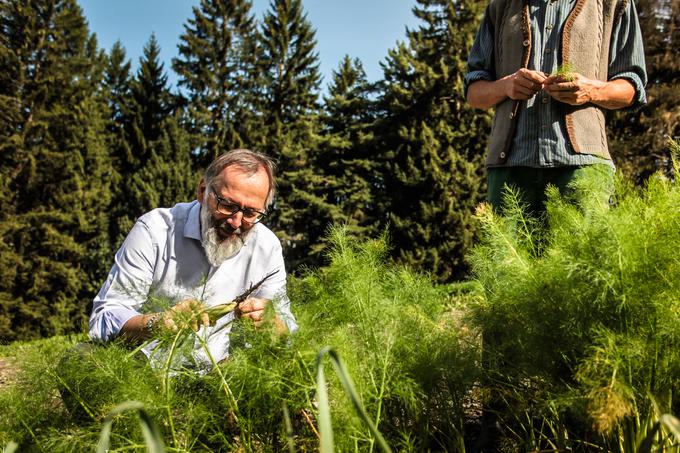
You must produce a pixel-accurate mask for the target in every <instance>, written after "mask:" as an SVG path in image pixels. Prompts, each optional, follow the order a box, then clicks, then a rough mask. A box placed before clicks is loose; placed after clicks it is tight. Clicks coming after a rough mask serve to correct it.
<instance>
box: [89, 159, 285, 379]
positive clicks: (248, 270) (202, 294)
mask: <svg viewBox="0 0 680 453" xmlns="http://www.w3.org/2000/svg"><path fill="white" fill-rule="evenodd" d="M274 170H275V166H274V163H273V161H272V160H271V159H270V158H269V157H267V156H265V155H263V154H259V153H255V152H253V151H249V150H244V149H239V150H233V151H229V152H227V153H225V154H223V155H221V156H219V157H218V158H217V159H215V161H213V162H212V163H211V164H210V166H209V167H208V168H207V170H206V172H205V175H204V177H203V178H202V179H201V181H200V183H199V184H198V190H197V200H195V201H193V202H191V203H179V204H176V205H175V206H174V207H172V208H158V209H154V210H153V211H151V212H148V213H147V214H145V215H143V216H142V217H140V218H139V219H138V220H137V222H136V224H135V226H134V227H133V228H132V230H131V231H130V233H129V234H128V236H127V238H126V239H125V241H124V242H123V245H122V246H121V248H120V249H119V250H118V252H117V253H116V256H115V262H114V265H113V267H112V268H111V271H110V272H109V275H108V278H107V279H106V282H105V283H104V286H103V287H102V288H101V290H100V291H99V294H98V295H97V297H95V299H94V305H93V308H92V314H91V315H90V332H89V334H90V338H91V339H93V340H94V341H99V342H106V341H109V340H111V339H114V338H116V337H123V338H125V339H127V340H131V341H135V342H142V341H144V340H149V339H152V337H153V335H154V333H155V332H161V331H168V330H169V331H177V330H178V329H183V328H187V327H191V328H193V330H195V331H197V332H196V338H195V341H194V349H193V352H192V354H191V355H192V362H193V363H192V365H195V366H198V367H200V368H209V367H210V364H211V363H212V362H213V361H216V362H219V361H221V360H223V359H225V358H226V357H227V356H228V354H229V332H230V330H231V326H232V324H233V321H234V320H235V319H250V320H252V322H254V324H255V326H260V325H261V324H262V323H264V322H265V316H264V315H265V309H266V308H267V305H268V304H270V303H272V302H273V308H274V311H275V316H274V317H273V322H274V323H275V324H276V328H277V330H279V331H291V332H292V331H294V330H296V329H297V326H296V324H295V319H294V317H293V315H292V313H291V312H290V301H289V299H288V297H287V295H286V271H285V267H284V262H283V255H282V252H281V244H280V242H279V240H278V239H277V238H276V236H275V235H274V233H272V232H271V231H270V230H269V229H268V228H267V227H266V226H264V225H263V224H262V223H261V222H260V221H261V220H262V219H263V218H265V217H266V212H267V209H268V208H269V207H270V206H271V204H272V201H273V198H274V193H275V188H276V183H275V179H274ZM267 276H268V277H267ZM265 277H267V278H266V279H265V280H264V281H263V282H262V284H261V285H260V286H259V287H257V289H256V290H255V291H253V293H252V294H251V295H250V296H249V297H248V298H246V299H245V300H244V301H243V302H241V303H239V304H238V307H237V309H236V310H234V311H232V312H230V313H228V314H226V315H225V316H222V317H221V318H219V319H217V321H216V323H215V324H214V325H210V324H211V322H210V319H209V316H208V313H207V312H206V309H209V308H210V307H212V306H215V305H219V304H224V303H228V302H230V301H232V300H234V299H235V298H236V297H238V296H239V295H240V294H242V293H243V292H244V291H245V290H248V289H250V288H252V286H253V285H256V284H257V282H259V281H260V280H262V279H263V278H265ZM159 307H164V308H163V309H159ZM267 319H269V318H267ZM162 349H163V348H162V347H159V345H158V342H156V341H151V342H149V344H147V345H146V346H145V347H144V348H143V352H144V353H145V354H146V355H147V356H148V357H149V358H150V359H152V363H154V362H156V363H162V362H163V360H164V358H163V354H162V353H159V350H162ZM208 352H209V353H210V355H208ZM154 358H155V359H156V360H154ZM184 365H187V364H184Z"/></svg>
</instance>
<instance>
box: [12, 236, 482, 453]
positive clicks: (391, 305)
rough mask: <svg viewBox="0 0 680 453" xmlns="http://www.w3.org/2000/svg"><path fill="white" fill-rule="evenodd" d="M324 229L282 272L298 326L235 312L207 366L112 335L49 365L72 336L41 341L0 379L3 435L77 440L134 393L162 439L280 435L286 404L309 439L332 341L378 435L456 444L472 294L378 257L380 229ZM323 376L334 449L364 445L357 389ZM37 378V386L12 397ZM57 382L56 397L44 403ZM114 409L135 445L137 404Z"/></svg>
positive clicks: (56, 445)
mask: <svg viewBox="0 0 680 453" xmlns="http://www.w3.org/2000/svg"><path fill="white" fill-rule="evenodd" d="M332 234H333V237H332V241H331V242H332V243H333V248H332V251H331V256H330V257H329V260H330V263H331V264H330V266H329V267H327V268H323V269H320V270H319V271H316V272H313V273H309V274H308V275H307V276H305V277H304V278H302V279H299V280H294V281H293V282H292V288H291V298H292V300H293V304H294V307H295V308H296V310H295V312H296V315H297V318H298V323H299V326H300V330H299V331H298V332H297V333H296V334H295V335H293V336H291V337H290V338H287V337H280V336H279V335H277V334H276V333H275V332H274V330H273V329H272V330H269V329H267V328H265V329H257V330H256V329H255V328H254V327H253V326H252V325H251V324H249V323H247V322H239V323H237V324H236V325H234V326H233V332H232V334H231V341H232V347H233V350H232V354H231V357H230V358H229V360H227V361H225V362H224V363H222V364H220V365H219V366H218V367H217V368H215V369H214V370H213V371H212V372H211V373H209V374H207V375H206V376H199V375H197V374H196V373H195V372H194V371H189V370H187V371H181V370H180V371H175V372H174V373H171V374H167V373H166V370H164V369H161V370H158V371H154V370H152V369H151V368H150V367H148V366H147V365H145V364H144V362H140V361H138V360H137V358H136V356H135V354H134V353H132V352H130V351H129V350H127V349H125V348H122V347H121V346H120V345H115V344H114V345H110V346H106V347H102V346H94V345H90V346H86V347H85V348H84V349H83V346H82V345H81V346H79V347H78V348H75V349H71V350H70V352H69V353H67V354H66V355H65V359H64V360H62V362H61V364H60V365H58V366H57V365H56V364H55V363H54V360H48V357H57V356H59V355H60V354H61V353H62V351H65V350H67V349H69V347H70V345H71V344H72V342H71V341H69V342H64V341H63V340H62V341H61V342H59V341H58V340H52V341H50V342H46V343H45V345H44V346H43V350H41V351H35V352H34V353H32V354H23V355H24V360H23V368H24V369H25V370H26V371H25V372H26V373H29V374H27V377H26V378H25V379H22V380H21V382H23V383H24V384H22V385H18V386H17V387H14V388H11V389H9V390H7V389H5V390H4V391H0V403H2V404H3V405H4V404H7V405H9V406H11V407H13V408H14V414H13V416H11V417H9V416H7V417H2V418H0V442H5V443H6V442H8V441H9V440H15V441H17V442H18V443H19V445H20V447H21V448H23V449H26V448H37V447H38V446H40V447H42V448H47V447H48V446H49V449H50V450H51V451H74V450H77V449H78V448H85V446H86V445H94V444H96V442H97V438H98V435H99V432H100V430H101V423H102V421H103V420H104V419H105V417H106V416H107V414H109V412H110V411H111V410H112V409H113V408H114V407H115V406H116V404H118V403H120V402H122V401H129V400H134V401H139V402H140V403H142V404H143V405H144V407H145V408H146V410H147V412H148V413H149V414H150V416H151V417H152V418H153V420H155V422H156V424H157V425H158V426H159V428H160V430H161V431H162V434H163V440H164V442H165V444H166V446H167V447H168V448H169V449H176V450H178V451H190V450H191V451H193V450H213V451H214V450H231V449H236V448H242V449H245V450H247V451H252V450H262V449H265V450H269V449H284V448H286V446H287V442H288V440H287V439H288V436H287V435H286V426H285V420H284V413H283V411H282V405H284V404H285V406H286V407H287V408H288V411H289V415H290V425H291V427H292V430H293V435H294V439H295V443H296V446H297V447H298V448H299V449H300V450H302V451H304V450H307V449H316V448H318V445H319V443H318V442H319V440H318V438H317V435H316V434H315V433H317V432H318V427H317V422H316V420H317V416H318V415H317V402H318V401H320V399H319V396H317V395H316V390H315V389H316V374H315V363H316V360H317V354H318V352H319V350H321V349H322V348H323V347H324V346H325V345H331V346H332V347H333V349H334V350H335V351H337V354H338V355H340V354H341V355H342V357H343V359H344V360H343V361H344V362H345V366H346V370H347V372H348V373H349V375H350V376H351V378H352V380H353V381H354V384H355V389H356V393H357V395H358V398H360V404H362V405H363V407H364V408H365V411H366V414H367V415H368V417H370V419H371V421H372V423H373V424H374V425H375V426H376V427H377V429H378V430H379V431H380V432H381V433H382V435H383V436H384V438H385V440H386V441H387V443H388V445H390V446H391V447H392V448H394V449H395V450H405V449H406V450H412V451H422V450H423V449H427V448H432V449H439V450H442V449H444V450H448V451H460V450H461V448H462V447H461V445H462V435H463V420H464V416H463V402H464V400H465V398H466V397H467V394H468V390H469V388H470V387H471V386H472V385H473V382H474V381H475V380H476V379H477V378H478V369H477V365H476V360H477V357H478V351H477V348H476V346H475V344H476V341H475V339H474V335H472V334H470V333H469V332H468V331H465V330H464V329H463V330H459V327H460V320H459V316H458V314H457V313H459V311H460V310H461V309H462V307H461V305H460V304H462V303H463V301H464V299H465V298H466V297H468V296H462V297H460V298H457V299H452V298H451V297H450V296H449V295H448V293H447V292H446V290H445V289H443V288H438V287H434V286H433V285H432V284H431V283H430V281H429V280H428V279H427V278H425V277H422V276H418V275H415V274H413V273H412V272H409V271H407V270H406V269H401V268H391V267H388V266H387V265H386V264H385V261H384V259H385V256H386V246H385V241H384V239H383V240H379V241H368V242H365V243H363V244H360V245H359V244H357V243H356V242H355V241H351V240H349V239H348V237H347V235H346V234H345V233H344V232H343V231H341V230H335V231H334V232H333V233H332ZM469 297H472V296H469ZM268 316H273V313H269V314H268ZM466 332H467V333H466ZM192 337H193V334H191V336H190V337H189V338H192ZM192 343H193V341H192ZM245 345H248V347H243V346H245ZM46 348H51V350H50V351H49V353H47V354H46V352H47V351H46ZM168 363H170V362H168ZM327 378H328V380H327V383H328V385H327V389H328V397H329V407H330V410H331V414H332V420H333V431H334V439H335V446H336V448H337V450H338V451H348V450H350V449H359V450H366V449H369V448H371V446H374V444H375V442H376V440H377V439H376V438H375V437H374V434H373V433H372V432H371V430H370V429H369V427H368V426H366V424H365V423H364V422H363V421H362V419H361V418H359V417H358V416H357V413H356V407H355V405H356V404H357V401H356V400H355V401H354V402H353V401H352V400H351V399H349V398H348V397H347V395H346V394H345V391H344V389H343V387H342V386H341V385H340V381H339V380H338V378H337V376H335V375H331V376H327ZM36 383H39V385H40V391H37V392H31V395H30V397H28V398H23V399H22V396H21V395H23V394H25V393H28V389H30V388H31V386H32V385H34V384H36ZM166 384H167V385H166ZM57 389H61V391H62V395H63V401H64V403H63V404H61V403H58V404H48V402H49V401H55V400H54V397H55V396H56V395H57V394H58V392H57ZM56 401H57V402H58V401H60V399H59V398H57V399H56ZM117 417H119V418H116V421H115V423H114V425H113V431H112V435H111V442H112V448H129V447H134V446H139V445H142V444H143V442H144V435H143V433H142V431H141V430H140V427H139V423H138V420H137V419H136V417H135V416H134V414H127V413H126V414H122V415H120V416H117ZM17 433H19V434H17ZM375 447H377V445H375V446H374V447H373V448H375Z"/></svg>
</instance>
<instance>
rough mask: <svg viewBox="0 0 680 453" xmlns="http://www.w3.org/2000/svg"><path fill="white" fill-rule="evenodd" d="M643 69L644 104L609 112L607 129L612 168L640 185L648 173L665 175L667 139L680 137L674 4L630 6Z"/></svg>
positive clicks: (679, 47)
mask: <svg viewBox="0 0 680 453" xmlns="http://www.w3.org/2000/svg"><path fill="white" fill-rule="evenodd" d="M635 6H636V7H637V11H638V16H639V19H640V27H641V29H642V38H643V41H644V48H645V60H646V63H647V75H648V78H649V82H648V84H647V99H648V103H647V104H646V105H645V106H643V107H642V108H641V109H633V110H622V111H616V112H614V114H613V116H614V121H611V122H610V123H609V131H610V138H611V142H610V149H611V151H612V157H613V159H614V163H615V164H616V166H617V167H618V168H619V169H621V171H623V172H624V173H625V174H627V175H629V176H630V177H631V178H633V179H634V180H636V181H637V182H638V183H642V182H643V181H644V180H646V179H647V178H648V177H649V176H650V175H651V174H652V173H654V172H655V171H657V170H662V171H664V172H665V173H666V174H670V173H671V170H672V162H671V158H670V154H669V151H668V140H669V138H676V139H677V138H678V137H680V111H678V107H677V106H678V105H680V2H678V1H673V0H639V1H637V2H635Z"/></svg>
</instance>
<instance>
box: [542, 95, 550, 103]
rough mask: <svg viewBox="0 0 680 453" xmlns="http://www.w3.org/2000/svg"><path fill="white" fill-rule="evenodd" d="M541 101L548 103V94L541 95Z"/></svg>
mask: <svg viewBox="0 0 680 453" xmlns="http://www.w3.org/2000/svg"><path fill="white" fill-rule="evenodd" d="M541 102H542V103H544V104H547V103H548V96H543V98H542V99H541Z"/></svg>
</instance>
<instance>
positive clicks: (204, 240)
mask: <svg viewBox="0 0 680 453" xmlns="http://www.w3.org/2000/svg"><path fill="white" fill-rule="evenodd" d="M217 228H219V226H217V225H214V224H213V220H212V217H211V216H210V212H209V211H208V208H207V207H206V204H205V203H203V205H201V244H202V245H203V250H205V256H206V257H207V258H208V262H209V263H210V265H211V266H213V267H219V266H220V265H222V263H224V262H225V261H226V260H228V259H229V258H231V257H233V256H236V254H237V253H238V252H239V251H240V250H241V248H243V245H244V243H245V238H246V236H247V235H248V233H249V231H246V232H243V230H241V229H240V228H239V229H238V230H236V232H235V233H236V234H235V235H234V236H232V237H230V238H227V239H222V238H221V237H220V235H219V234H218V233H217Z"/></svg>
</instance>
